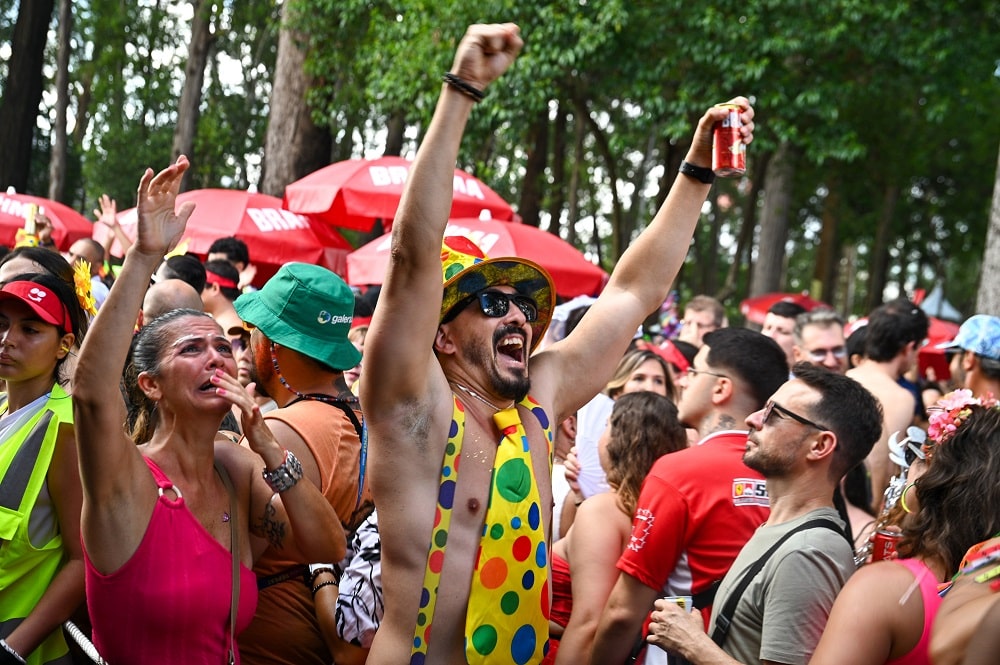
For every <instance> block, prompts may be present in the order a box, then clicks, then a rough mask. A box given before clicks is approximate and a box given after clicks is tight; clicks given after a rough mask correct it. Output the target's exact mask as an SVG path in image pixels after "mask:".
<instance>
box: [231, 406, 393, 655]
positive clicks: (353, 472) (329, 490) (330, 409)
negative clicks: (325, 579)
mask: <svg viewBox="0 0 1000 665" xmlns="http://www.w3.org/2000/svg"><path fill="white" fill-rule="evenodd" d="M264 419H265V420H279V421H281V422H283V423H284V424H286V425H287V426H288V427H290V428H292V429H293V430H294V431H295V432H296V433H297V434H298V435H299V436H300V437H302V440H303V441H305V443H306V445H307V446H308V447H309V450H310V451H312V454H313V457H314V458H315V459H316V465H317V466H318V467H319V470H320V478H321V486H320V488H319V489H320V492H321V493H322V494H323V496H324V497H326V500H327V501H329V502H330V505H331V506H333V508H334V510H336V511H337V515H338V516H339V517H340V521H341V522H342V523H343V524H344V530H345V531H348V532H350V531H353V530H354V529H356V528H357V527H358V525H360V524H361V522H363V521H364V519H365V518H366V517H367V516H368V515H369V514H370V513H371V511H372V509H373V508H374V503H373V501H372V496H371V489H370V487H369V486H368V484H367V482H366V483H365V485H364V489H363V492H362V495H361V504H360V505H358V480H359V473H360V469H361V440H360V438H359V437H358V434H357V431H356V430H355V429H354V425H353V424H352V423H351V421H350V420H349V419H348V417H347V416H346V415H345V414H344V412H343V411H341V410H340V409H339V408H338V407H336V406H334V405H331V404H326V403H324V402H321V401H318V400H310V399H304V400H301V401H298V402H295V403H293V404H289V405H288V406H286V407H284V408H281V409H275V410H273V411H269V412H267V413H266V414H264ZM301 563H302V562H300V561H290V560H287V559H281V558H278V557H277V556H276V555H275V554H274V552H273V551H272V550H271V549H270V548H268V549H267V550H266V551H265V552H264V554H263V555H262V556H261V557H260V559H258V560H257V562H256V564H255V565H254V572H255V573H257V575H258V576H259V577H267V576H269V575H273V574H275V573H280V572H282V571H284V570H287V569H289V568H292V567H294V566H297V565H300V564H301ZM314 563H336V562H314ZM239 644H240V656H241V658H242V661H243V663H244V665H254V664H255V663H260V664H261V665H263V664H264V663H267V664H274V665H282V664H284V665H313V664H315V665H329V664H330V663H331V662H332V661H333V658H332V656H331V655H330V653H329V650H328V649H327V647H326V643H325V642H324V641H323V636H322V633H321V632H320V627H319V623H318V622H317V619H316V609H315V606H314V605H313V599H312V593H311V590H310V589H309V588H308V587H306V585H305V584H303V582H302V578H301V577H293V578H291V579H289V580H286V581H284V582H279V583H277V584H274V585H272V586H269V587H267V588H266V589H261V591H260V596H259V599H258V603H257V614H256V615H255V616H254V620H253V622H252V623H251V624H250V626H249V627H248V628H247V629H246V630H245V631H244V632H243V633H242V634H241V635H240V640H239Z"/></svg>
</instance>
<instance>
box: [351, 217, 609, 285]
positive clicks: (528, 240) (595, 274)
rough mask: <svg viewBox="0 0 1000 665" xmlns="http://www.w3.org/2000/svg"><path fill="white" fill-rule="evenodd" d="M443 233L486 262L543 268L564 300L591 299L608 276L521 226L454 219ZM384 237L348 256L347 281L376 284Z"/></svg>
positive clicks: (385, 256)
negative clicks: (514, 261)
mask: <svg viewBox="0 0 1000 665" xmlns="http://www.w3.org/2000/svg"><path fill="white" fill-rule="evenodd" d="M444 233H445V235H447V236H454V235H461V236H465V237H467V238H469V239H471V240H472V241H473V242H475V243H476V244H477V245H479V247H480V249H482V250H483V252H485V253H486V255H487V256H489V257H490V258H497V257H500V256H517V257H520V258H524V259H529V260H531V261H534V262H535V263H537V264H539V265H540V266H542V267H544V268H545V269H546V270H548V271H549V273H550V274H551V275H552V279H553V281H555V284H556V293H558V294H559V295H560V296H563V297H565V298H573V297H575V296H580V295H596V294H597V293H599V292H600V290H601V289H602V288H603V287H604V284H605V283H606V282H607V281H608V274H607V273H606V272H604V271H603V270H601V269H600V268H599V267H597V266H595V265H594V264H593V263H591V262H590V261H588V260H587V258H586V257H584V255H583V254H581V253H580V251H579V250H578V249H576V248H575V247H573V245H571V244H569V243H568V242H566V241H565V240H563V239H561V238H558V237H556V236H555V235H553V234H551V233H548V232H546V231H542V230H541V229H537V228H535V227H534V226H527V225H525V224H511V223H508V222H497V221H492V220H486V221H482V220H478V219H453V220H451V221H450V222H448V226H447V228H446V229H445V232H444ZM389 242H390V238H389V234H386V235H384V236H382V237H380V238H376V239H375V240H372V241H371V242H369V243H368V244H366V245H362V246H361V247H359V248H358V249H357V250H355V251H353V252H351V253H350V254H348V255H347V283H348V284H353V285H355V286H363V285H366V284H381V283H382V279H383V278H384V277H385V269H386V266H387V265H388V263H389Z"/></svg>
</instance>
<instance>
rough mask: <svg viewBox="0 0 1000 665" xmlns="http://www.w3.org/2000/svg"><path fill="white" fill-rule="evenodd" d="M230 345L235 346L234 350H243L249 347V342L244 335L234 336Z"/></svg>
mask: <svg viewBox="0 0 1000 665" xmlns="http://www.w3.org/2000/svg"><path fill="white" fill-rule="evenodd" d="M229 345H230V346H232V347H233V351H243V350H244V349H246V348H248V346H249V343H248V342H246V341H244V340H243V338H242V337H232V338H230V340H229Z"/></svg>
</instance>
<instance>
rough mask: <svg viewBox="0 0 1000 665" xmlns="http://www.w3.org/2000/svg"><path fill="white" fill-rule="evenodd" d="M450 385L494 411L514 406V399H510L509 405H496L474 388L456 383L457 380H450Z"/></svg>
mask: <svg viewBox="0 0 1000 665" xmlns="http://www.w3.org/2000/svg"><path fill="white" fill-rule="evenodd" d="M451 385H453V386H455V387H456V388H458V389H459V390H461V391H462V392H464V393H465V394H466V395H468V396H469V397H472V398H473V399H477V400H479V401H480V402H482V403H483V404H485V405H486V406H488V407H490V408H491V409H493V410H494V411H495V412H497V413H500V412H501V411H503V410H504V409H505V408H506V409H509V408H511V407H513V406H514V400H511V401H510V406H507V407H499V406H497V405H496V404H494V403H493V402H491V401H489V400H488V399H486V398H485V397H483V396H482V395H480V394H479V393H477V392H476V391H475V390H472V389H471V388H466V387H465V386H463V385H462V384H461V383H457V382H455V381H452V382H451Z"/></svg>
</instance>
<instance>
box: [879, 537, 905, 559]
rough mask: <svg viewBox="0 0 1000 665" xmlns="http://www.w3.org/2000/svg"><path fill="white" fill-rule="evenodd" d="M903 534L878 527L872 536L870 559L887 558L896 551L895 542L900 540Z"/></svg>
mask: <svg viewBox="0 0 1000 665" xmlns="http://www.w3.org/2000/svg"><path fill="white" fill-rule="evenodd" d="M902 537H903V534H901V533H899V532H898V531H887V530H886V529H879V530H878V531H876V532H875V535H874V536H872V561H882V560H883V559H888V558H889V557H890V556H891V555H892V554H894V553H895V552H896V543H898V542H899V541H900V539H901V538H902Z"/></svg>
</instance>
